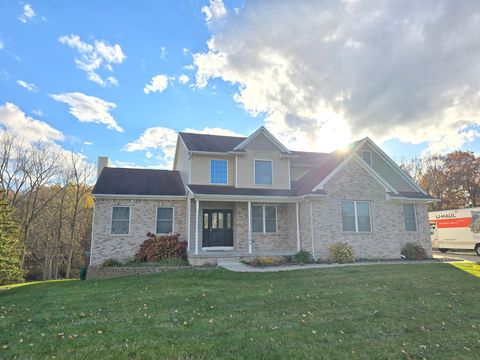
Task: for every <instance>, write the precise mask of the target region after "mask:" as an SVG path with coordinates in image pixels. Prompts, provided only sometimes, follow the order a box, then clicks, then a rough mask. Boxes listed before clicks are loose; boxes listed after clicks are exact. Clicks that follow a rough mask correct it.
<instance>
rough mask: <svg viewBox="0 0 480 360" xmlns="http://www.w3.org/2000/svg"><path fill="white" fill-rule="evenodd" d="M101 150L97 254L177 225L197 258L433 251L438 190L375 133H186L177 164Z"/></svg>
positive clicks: (123, 250) (122, 250) (115, 253)
mask: <svg viewBox="0 0 480 360" xmlns="http://www.w3.org/2000/svg"><path fill="white" fill-rule="evenodd" d="M106 165H108V159H106V158H100V160H99V177H98V180H97V183H96V185H95V187H94V189H93V196H94V199H95V210H94V221H93V230H92V234H93V235H92V244H91V260H90V264H91V265H93V266H95V265H100V264H101V263H102V262H103V261H104V260H105V259H108V258H117V259H123V258H126V257H130V256H133V255H134V254H135V253H136V252H137V250H138V248H139V247H140V245H141V244H142V243H143V241H144V240H145V239H146V237H145V234H146V233H147V232H153V233H156V234H167V233H177V234H180V238H181V239H182V240H185V241H187V243H188V257H189V261H190V262H191V263H192V264H203V263H215V262H216V261H217V260H218V259H221V258H226V257H253V256H277V255H292V254H295V253H296V252H298V251H300V250H306V251H309V252H310V253H311V254H312V255H313V256H314V257H315V258H316V259H326V258H327V257H328V248H329V245H330V244H332V243H335V242H340V241H342V242H347V243H349V244H351V245H352V246H353V248H354V250H355V254H356V256H357V258H361V259H397V258H400V252H401V249H402V247H403V245H404V244H405V243H406V242H415V243H418V244H420V245H422V246H423V247H424V248H425V249H426V250H427V253H428V255H429V256H431V245H430V233H429V226H428V214H427V203H428V202H429V201H432V200H433V199H432V198H431V197H430V196H429V195H428V194H427V193H426V192H425V191H424V190H423V189H422V188H421V187H420V186H419V185H417V184H416V183H415V182H414V181H413V180H412V179H411V178H410V177H409V176H408V175H407V174H406V173H404V171H403V170H402V169H401V168H400V167H399V166H398V165H397V164H395V162H394V161H392V160H391V159H390V158H389V157H388V156H387V155H386V154H385V153H384V152H383V151H382V150H381V149H380V148H379V147H378V146H377V145H375V143H373V142H372V141H371V140H370V139H369V138H364V139H362V140H360V141H357V142H355V143H352V144H351V145H350V146H349V147H348V149H346V150H339V151H335V152H332V153H315V152H301V151H291V150H289V149H288V148H286V147H285V146H284V145H283V144H282V143H280V142H279V141H278V140H277V139H276V138H275V137H274V136H273V135H272V134H271V133H270V132H268V130H267V129H265V128H264V127H261V128H259V129H258V130H257V131H255V132H254V133H253V134H251V135H250V136H249V137H246V138H245V137H231V136H217V135H205V134H194V133H180V134H179V135H178V139H177V144H176V152H175V160H174V165H173V170H171V171H170V170H147V169H125V168H112V167H108V166H106Z"/></svg>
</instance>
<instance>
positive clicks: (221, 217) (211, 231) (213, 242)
mask: <svg viewBox="0 0 480 360" xmlns="http://www.w3.org/2000/svg"><path fill="white" fill-rule="evenodd" d="M213 246H233V211H232V210H214V209H207V210H203V247H213Z"/></svg>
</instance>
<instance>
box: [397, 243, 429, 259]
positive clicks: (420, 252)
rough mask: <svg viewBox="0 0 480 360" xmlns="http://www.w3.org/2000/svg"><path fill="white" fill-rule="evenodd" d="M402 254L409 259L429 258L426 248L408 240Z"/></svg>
mask: <svg viewBox="0 0 480 360" xmlns="http://www.w3.org/2000/svg"><path fill="white" fill-rule="evenodd" d="M402 255H403V256H405V257H406V258H407V260H424V259H426V258H427V253H426V252H425V249H424V248H423V247H422V246H420V245H417V244H415V243H413V242H407V243H406V244H405V246H404V247H403V249H402Z"/></svg>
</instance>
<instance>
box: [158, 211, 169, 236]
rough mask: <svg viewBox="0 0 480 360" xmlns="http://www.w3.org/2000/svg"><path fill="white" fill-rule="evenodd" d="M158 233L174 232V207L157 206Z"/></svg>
mask: <svg viewBox="0 0 480 360" xmlns="http://www.w3.org/2000/svg"><path fill="white" fill-rule="evenodd" d="M156 233H157V234H171V233H173V208H172V207H159V208H157V230H156Z"/></svg>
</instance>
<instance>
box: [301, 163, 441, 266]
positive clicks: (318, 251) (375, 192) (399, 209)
mask: <svg viewBox="0 0 480 360" xmlns="http://www.w3.org/2000/svg"><path fill="white" fill-rule="evenodd" d="M325 191H326V192H327V193H328V197H325V198H321V199H317V200H314V201H313V202H312V203H310V201H308V202H304V203H302V204H301V206H300V208H301V232H302V249H305V250H307V251H310V252H312V235H311V231H312V226H311V222H310V221H311V216H310V212H311V210H313V219H314V221H313V248H314V249H313V252H314V255H315V257H316V258H319V259H327V258H328V247H329V245H331V244H332V243H335V242H339V241H342V242H347V243H349V244H351V245H352V247H353V248H354V250H355V255H356V257H357V258H360V259H398V258H400V251H401V249H402V247H403V245H404V244H405V243H406V242H408V241H411V242H415V243H417V244H420V245H422V246H423V247H424V248H425V250H426V251H427V254H428V256H429V257H431V254H432V247H431V243H430V231H429V226H428V212H427V204H425V203H417V204H416V210H417V222H418V229H417V231H416V232H407V231H405V226H404V217H403V203H401V202H399V201H392V200H387V199H386V194H385V189H384V188H383V186H382V185H380V184H379V183H378V182H377V181H375V180H374V179H373V178H372V177H371V176H370V175H369V174H368V173H367V172H366V171H365V170H364V169H363V168H361V167H360V166H359V165H358V164H357V163H355V162H354V161H352V162H350V163H349V164H347V165H346V166H345V167H344V168H343V169H342V170H341V171H339V173H338V174H336V175H335V176H334V177H333V178H332V179H331V180H330V181H329V182H328V183H327V184H326V185H325ZM342 200H368V201H370V211H371V220H372V232H370V233H350V232H344V231H343V229H342V211H341V201H342ZM310 206H312V208H311V209H310Z"/></svg>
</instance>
